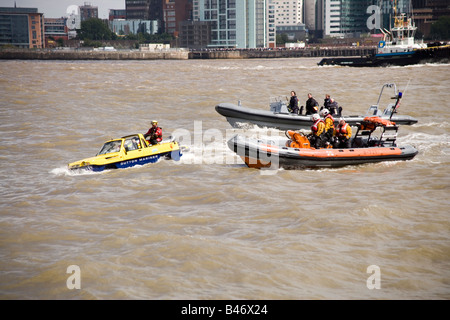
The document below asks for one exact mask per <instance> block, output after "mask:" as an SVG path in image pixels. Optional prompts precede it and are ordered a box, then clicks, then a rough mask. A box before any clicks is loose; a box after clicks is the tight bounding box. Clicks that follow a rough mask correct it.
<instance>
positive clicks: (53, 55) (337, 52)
mask: <svg viewBox="0 0 450 320" xmlns="http://www.w3.org/2000/svg"><path fill="white" fill-rule="evenodd" d="M375 51H376V49H375V48H374V47H335V48H302V49H261V50H258V49H247V50H203V51H191V52H188V51H187V50H168V51H132V50H129V51H128V50H119V51H95V50H48V49H42V50H30V49H3V50H0V59H19V60H21V59H22V60H158V59H163V60H187V59H268V58H303V57H341V56H342V57H346V56H367V55H371V54H373V53H375Z"/></svg>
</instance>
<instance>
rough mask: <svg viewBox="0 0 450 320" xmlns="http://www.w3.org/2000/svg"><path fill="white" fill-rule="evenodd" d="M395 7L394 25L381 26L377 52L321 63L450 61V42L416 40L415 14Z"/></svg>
mask: <svg viewBox="0 0 450 320" xmlns="http://www.w3.org/2000/svg"><path fill="white" fill-rule="evenodd" d="M394 10H395V14H394V15H395V16H394V27H393V28H391V29H390V30H387V29H380V30H381V32H382V33H383V40H381V41H380V42H379V43H378V46H377V52H376V54H374V55H372V56H368V57H344V58H324V59H322V60H321V61H320V62H319V63H318V65H319V66H327V65H338V66H349V67H383V66H389V65H395V66H406V65H413V64H419V63H426V62H449V61H450V45H447V44H443V43H440V42H437V43H432V44H429V45H427V44H425V43H423V41H422V42H416V41H414V35H415V33H416V30H417V27H416V26H415V25H414V21H413V19H412V17H407V16H406V14H404V13H401V14H399V15H397V13H396V8H394Z"/></svg>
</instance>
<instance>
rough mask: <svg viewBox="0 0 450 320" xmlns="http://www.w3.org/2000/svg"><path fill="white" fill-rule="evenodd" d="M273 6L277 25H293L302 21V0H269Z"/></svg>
mask: <svg viewBox="0 0 450 320" xmlns="http://www.w3.org/2000/svg"><path fill="white" fill-rule="evenodd" d="M271 2H272V3H273V5H274V6H275V23H276V25H277V26H284V25H288V26H293V25H298V24H301V23H303V14H302V11H303V0H277V1H271Z"/></svg>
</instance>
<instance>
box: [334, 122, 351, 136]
mask: <svg viewBox="0 0 450 320" xmlns="http://www.w3.org/2000/svg"><path fill="white" fill-rule="evenodd" d="M347 126H348V123H346V124H344V125H343V126H341V125H339V126H338V128H337V132H338V133H339V134H343V135H346V134H347Z"/></svg>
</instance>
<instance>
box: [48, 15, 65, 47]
mask: <svg viewBox="0 0 450 320" xmlns="http://www.w3.org/2000/svg"><path fill="white" fill-rule="evenodd" d="M44 35H45V46H46V47H54V46H56V45H57V41H58V40H63V41H65V40H68V39H69V28H68V27H67V17H62V18H44Z"/></svg>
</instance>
